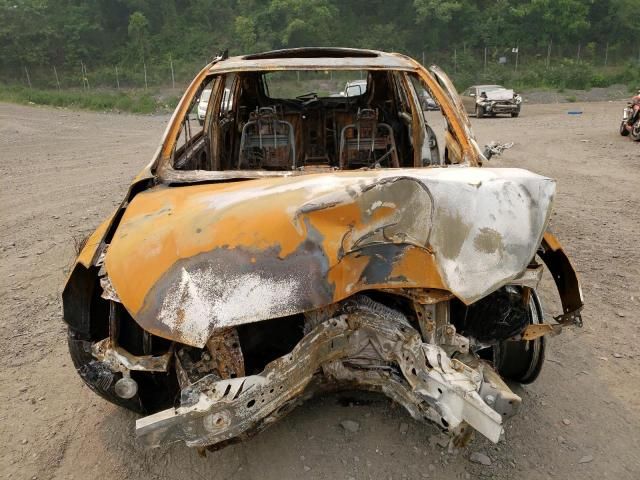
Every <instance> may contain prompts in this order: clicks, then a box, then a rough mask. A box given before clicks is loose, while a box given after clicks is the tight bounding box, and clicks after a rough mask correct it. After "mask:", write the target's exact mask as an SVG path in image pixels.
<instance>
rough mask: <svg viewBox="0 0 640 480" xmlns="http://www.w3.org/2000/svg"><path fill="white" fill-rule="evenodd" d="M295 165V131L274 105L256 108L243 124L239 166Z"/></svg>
mask: <svg viewBox="0 0 640 480" xmlns="http://www.w3.org/2000/svg"><path fill="white" fill-rule="evenodd" d="M295 167H296V147H295V133H294V129H293V125H291V123H289V122H287V121H285V120H282V119H281V118H279V116H278V112H277V109H276V108H275V107H262V108H256V110H255V111H253V112H251V114H250V116H249V121H248V122H247V123H246V124H245V125H244V127H242V137H241V139H240V155H239V157H238V169H239V170H241V169H243V168H247V169H253V168H264V169H290V168H295Z"/></svg>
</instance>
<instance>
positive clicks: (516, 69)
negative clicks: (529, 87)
mask: <svg viewBox="0 0 640 480" xmlns="http://www.w3.org/2000/svg"><path fill="white" fill-rule="evenodd" d="M519 54H520V47H519V46H518V45H516V67H515V71H516V72H517V71H518V55H519Z"/></svg>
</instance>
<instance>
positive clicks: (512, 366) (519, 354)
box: [493, 290, 546, 383]
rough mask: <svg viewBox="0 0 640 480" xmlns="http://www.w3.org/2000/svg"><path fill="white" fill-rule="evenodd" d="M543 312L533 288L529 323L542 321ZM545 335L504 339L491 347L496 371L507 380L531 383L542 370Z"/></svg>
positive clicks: (530, 299)
mask: <svg viewBox="0 0 640 480" xmlns="http://www.w3.org/2000/svg"><path fill="white" fill-rule="evenodd" d="M543 319H544V314H543V311H542V304H541V303H540V299H539V298H538V294H537V293H536V291H535V290H531V298H529V323H530V324H538V323H542V322H543ZM545 345H546V340H545V337H544V336H543V337H538V338H536V339H534V340H522V341H509V340H505V341H502V342H500V343H498V344H497V345H496V346H494V347H493V362H494V365H495V367H496V370H497V371H498V373H499V374H500V375H501V376H502V377H504V378H506V379H509V380H513V381H515V382H519V383H531V382H533V381H534V380H535V379H536V378H538V375H540V371H541V370H542V364H543V363H544V351H545Z"/></svg>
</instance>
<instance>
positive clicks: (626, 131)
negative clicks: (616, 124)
mask: <svg viewBox="0 0 640 480" xmlns="http://www.w3.org/2000/svg"><path fill="white" fill-rule="evenodd" d="M620 135H622V136H623V137H627V136H629V135H631V138H632V139H633V140H635V141H640V90H639V91H638V94H637V95H636V96H635V97H633V98H632V99H631V101H630V102H629V103H628V104H627V106H626V107H625V109H624V111H623V112H622V122H621V123H620Z"/></svg>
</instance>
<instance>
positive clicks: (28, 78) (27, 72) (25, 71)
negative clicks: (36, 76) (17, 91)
mask: <svg viewBox="0 0 640 480" xmlns="http://www.w3.org/2000/svg"><path fill="white" fill-rule="evenodd" d="M24 73H26V74H27V83H28V84H29V90H31V77H30V76H29V69H28V68H27V66H26V65H25V66H24Z"/></svg>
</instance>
